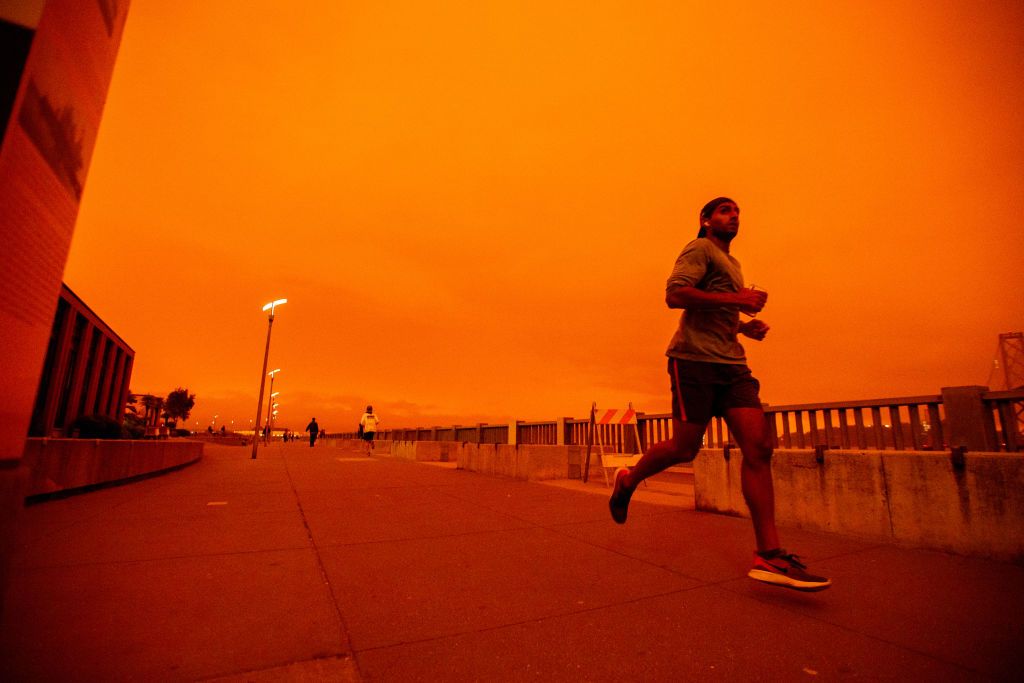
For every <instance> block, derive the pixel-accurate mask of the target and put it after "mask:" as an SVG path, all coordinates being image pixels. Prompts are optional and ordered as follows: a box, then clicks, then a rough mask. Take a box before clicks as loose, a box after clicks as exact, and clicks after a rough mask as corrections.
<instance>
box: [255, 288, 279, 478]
mask: <svg viewBox="0 0 1024 683" xmlns="http://www.w3.org/2000/svg"><path fill="white" fill-rule="evenodd" d="M273 326H274V309H273V308H271V309H270V316H269V317H268V318H267V348H266V350H264V351H263V370H262V371H261V372H260V398H259V400H258V401H256V430H255V431H254V432H253V434H252V459H253V460H255V459H256V449H257V447H258V446H259V444H260V436H259V435H260V432H261V431H262V430H261V429H260V416H261V415H262V414H263V387H264V385H265V384H266V382H267V360H268V359H269V358H270V330H271V328H273Z"/></svg>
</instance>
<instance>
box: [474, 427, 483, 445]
mask: <svg viewBox="0 0 1024 683" xmlns="http://www.w3.org/2000/svg"><path fill="white" fill-rule="evenodd" d="M476 442H477V443H483V442H484V423H483V422H478V423H477V425H476Z"/></svg>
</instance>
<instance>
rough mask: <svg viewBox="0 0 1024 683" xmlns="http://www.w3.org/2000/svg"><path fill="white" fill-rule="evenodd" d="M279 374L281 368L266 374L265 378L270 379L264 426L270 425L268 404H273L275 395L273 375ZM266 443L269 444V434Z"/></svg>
mask: <svg viewBox="0 0 1024 683" xmlns="http://www.w3.org/2000/svg"><path fill="white" fill-rule="evenodd" d="M279 372H281V368H276V369H274V370H271V371H270V372H268V373H267V377H269V378H270V398H268V399H267V422H266V424H267V425H268V426H269V425H270V404H271V402H273V400H274V396H275V395H276V392H275V391H274V375H276V374H277V373H279ZM267 443H270V434H269V433H268V434H267Z"/></svg>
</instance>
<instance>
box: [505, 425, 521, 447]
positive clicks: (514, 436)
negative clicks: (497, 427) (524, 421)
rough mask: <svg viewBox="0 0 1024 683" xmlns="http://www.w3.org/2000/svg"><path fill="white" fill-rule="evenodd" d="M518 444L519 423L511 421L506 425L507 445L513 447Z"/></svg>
mask: <svg viewBox="0 0 1024 683" xmlns="http://www.w3.org/2000/svg"><path fill="white" fill-rule="evenodd" d="M518 443H519V421H518V420H512V421H511V422H509V423H508V445H509V446H515V445H516V444H518Z"/></svg>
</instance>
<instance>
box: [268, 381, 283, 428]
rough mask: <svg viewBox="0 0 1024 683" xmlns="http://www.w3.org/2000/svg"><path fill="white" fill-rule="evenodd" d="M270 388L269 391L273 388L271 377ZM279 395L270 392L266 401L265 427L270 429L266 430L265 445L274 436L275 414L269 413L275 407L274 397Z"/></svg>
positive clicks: (277, 392)
mask: <svg viewBox="0 0 1024 683" xmlns="http://www.w3.org/2000/svg"><path fill="white" fill-rule="evenodd" d="M270 388H271V389H273V388H274V378H273V377H271V378H270ZM280 393H281V392H280V391H272V392H270V398H268V399H267V426H268V427H270V429H269V430H267V443H270V439H271V438H273V436H274V414H275V413H273V412H271V411H273V410H274V408H276V407H277V404H276V403H274V397H275V396H278V395H279V394H280Z"/></svg>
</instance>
